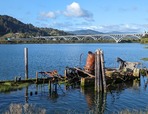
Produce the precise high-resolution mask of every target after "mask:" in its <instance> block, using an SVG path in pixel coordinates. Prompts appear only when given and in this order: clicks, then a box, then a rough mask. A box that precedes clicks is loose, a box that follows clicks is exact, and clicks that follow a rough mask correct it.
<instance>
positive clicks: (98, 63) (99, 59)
mask: <svg viewBox="0 0 148 114" xmlns="http://www.w3.org/2000/svg"><path fill="white" fill-rule="evenodd" d="M104 67H105V66H104V54H103V51H102V50H100V49H98V50H96V52H95V91H97V92H100V91H102V92H106V79H105V68H104Z"/></svg>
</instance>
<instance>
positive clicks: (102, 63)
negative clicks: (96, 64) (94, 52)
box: [100, 50, 106, 92]
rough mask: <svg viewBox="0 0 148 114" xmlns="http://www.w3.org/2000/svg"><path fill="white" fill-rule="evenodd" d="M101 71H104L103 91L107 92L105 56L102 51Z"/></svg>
mask: <svg viewBox="0 0 148 114" xmlns="http://www.w3.org/2000/svg"><path fill="white" fill-rule="evenodd" d="M100 52H101V70H102V81H103V88H104V89H103V90H104V92H106V78H105V65H104V54H103V51H102V50H101V51H100Z"/></svg>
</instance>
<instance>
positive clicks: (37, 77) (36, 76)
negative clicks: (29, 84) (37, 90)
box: [36, 72, 38, 83]
mask: <svg viewBox="0 0 148 114" xmlns="http://www.w3.org/2000/svg"><path fill="white" fill-rule="evenodd" d="M36 83H38V72H36Z"/></svg>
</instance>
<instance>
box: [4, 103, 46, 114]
mask: <svg viewBox="0 0 148 114" xmlns="http://www.w3.org/2000/svg"><path fill="white" fill-rule="evenodd" d="M3 114H46V109H43V108H38V107H35V106H34V105H30V104H24V105H22V104H11V105H10V106H9V110H8V111H6V112H4V113H3Z"/></svg>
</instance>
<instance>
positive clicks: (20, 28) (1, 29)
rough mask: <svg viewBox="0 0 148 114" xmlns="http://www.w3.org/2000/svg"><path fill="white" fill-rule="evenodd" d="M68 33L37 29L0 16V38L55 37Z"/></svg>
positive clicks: (5, 16)
mask: <svg viewBox="0 0 148 114" xmlns="http://www.w3.org/2000/svg"><path fill="white" fill-rule="evenodd" d="M67 34H68V33H66V32H64V31H60V30H57V29H53V28H38V27H35V26H33V25H32V24H24V23H23V22H21V21H19V20H17V19H15V18H13V17H10V16H7V15H0V37H1V38H5V37H33V36H57V35H67Z"/></svg>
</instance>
